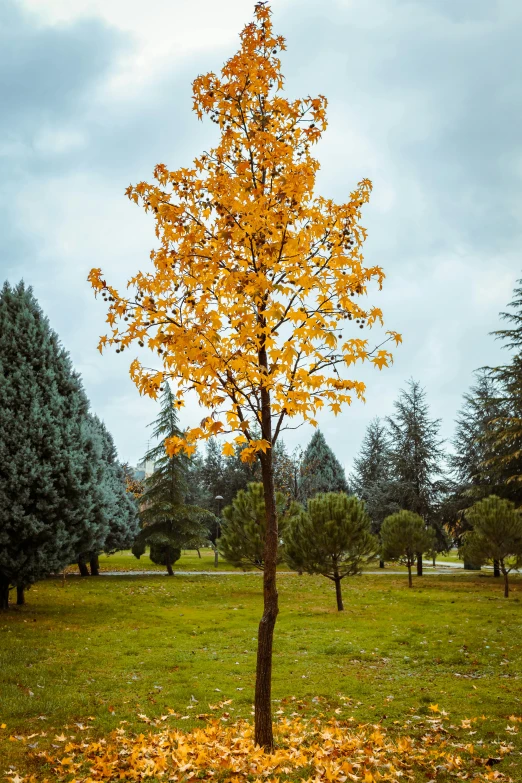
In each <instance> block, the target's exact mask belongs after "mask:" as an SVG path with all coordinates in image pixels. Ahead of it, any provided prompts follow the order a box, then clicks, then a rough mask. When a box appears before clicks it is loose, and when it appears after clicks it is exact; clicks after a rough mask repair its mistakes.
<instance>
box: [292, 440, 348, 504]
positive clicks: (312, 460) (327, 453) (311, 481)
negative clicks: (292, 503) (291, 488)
mask: <svg viewBox="0 0 522 783" xmlns="http://www.w3.org/2000/svg"><path fill="white" fill-rule="evenodd" d="M300 473H301V475H300V480H299V499H300V500H301V501H302V502H305V501H307V500H309V499H310V498H313V497H314V496H315V495H317V494H319V493H325V492H344V493H345V494H347V495H348V494H350V492H349V489H348V482H347V481H346V475H345V472H344V469H343V466H342V465H341V463H340V462H339V460H338V459H337V457H336V456H335V454H334V453H333V451H332V449H331V448H330V447H329V446H328V444H327V443H326V440H325V437H324V435H323V433H322V432H321V431H320V430H316V431H315V432H314V434H313V436H312V438H311V440H310V443H309V444H308V446H307V447H306V450H305V452H304V454H303V460H302V462H301V471H300Z"/></svg>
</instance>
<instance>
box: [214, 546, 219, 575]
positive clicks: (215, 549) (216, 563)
mask: <svg viewBox="0 0 522 783" xmlns="http://www.w3.org/2000/svg"><path fill="white" fill-rule="evenodd" d="M218 562H219V552H218V548H217V541H216V546H215V547H214V568H217V567H218Z"/></svg>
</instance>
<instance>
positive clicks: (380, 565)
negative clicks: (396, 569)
mask: <svg viewBox="0 0 522 783" xmlns="http://www.w3.org/2000/svg"><path fill="white" fill-rule="evenodd" d="M379 568H384V560H379Z"/></svg>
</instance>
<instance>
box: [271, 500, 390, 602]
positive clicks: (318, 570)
mask: <svg viewBox="0 0 522 783" xmlns="http://www.w3.org/2000/svg"><path fill="white" fill-rule="evenodd" d="M378 551H379V543H378V541H377V539H376V538H375V536H373V535H372V534H371V532H370V518H369V516H368V514H367V513H366V509H365V507H364V503H363V502H362V501H361V500H359V499H358V498H356V497H355V496H353V495H352V496H351V497H348V496H347V495H345V494H344V493H343V492H327V493H322V494H319V495H316V496H315V497H313V498H311V499H310V500H309V501H308V502H307V505H306V510H302V511H301V512H300V513H297V514H293V515H292V516H291V517H290V520H289V524H288V527H287V530H286V532H285V559H286V562H287V563H288V564H289V566H290V567H291V568H293V569H294V570H296V571H306V572H307V573H309V574H321V575H322V576H325V577H326V578H327V579H331V580H332V581H333V582H334V584H335V590H336V597H337V609H338V610H339V611H342V610H343V609H344V606H343V600H342V594H341V580H342V579H344V577H345V576H349V575H350V576H353V575H354V574H358V573H360V571H361V568H362V566H363V565H364V564H365V563H367V562H368V561H369V560H371V559H373V558H374V557H375V555H376V554H377V552H378Z"/></svg>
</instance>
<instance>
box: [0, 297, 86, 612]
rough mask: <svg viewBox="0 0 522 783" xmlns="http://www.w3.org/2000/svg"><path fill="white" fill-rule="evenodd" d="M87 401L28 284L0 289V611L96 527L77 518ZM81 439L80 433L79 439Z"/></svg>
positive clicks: (82, 496)
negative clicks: (12, 588) (12, 592)
mask: <svg viewBox="0 0 522 783" xmlns="http://www.w3.org/2000/svg"><path fill="white" fill-rule="evenodd" d="M88 408H89V403H88V400H87V397H86V395H85V393H84V391H83V388H82V384H81V380H80V377H79V375H78V374H77V373H75V372H74V370H73V367H72V364H71V361H70V359H69V356H68V354H67V353H66V351H65V350H64V348H63V347H62V346H61V344H60V342H59V339H58V337H57V335H56V333H55V332H54V331H53V330H52V329H51V327H50V325H49V321H48V319H47V318H46V317H45V316H44V314H43V313H42V310H41V308H40V307H39V305H38V303H37V301H36V299H35V297H34V295H33V293H32V290H31V288H26V287H25V286H24V284H23V283H19V284H18V285H17V286H16V287H13V288H12V287H11V286H10V285H9V284H8V283H7V282H6V283H5V284H4V286H3V289H2V291H1V294H0V432H1V433H2V437H1V438H0V608H2V609H6V608H7V606H8V601H9V588H10V585H13V586H16V587H17V588H19V590H20V591H23V589H24V588H26V587H28V586H29V585H31V584H33V583H34V582H35V581H37V580H38V579H42V578H44V577H45V576H47V575H48V574H51V573H56V572H58V571H61V570H62V569H63V568H64V566H65V565H67V564H69V563H70V562H72V560H73V559H74V557H75V555H76V553H77V551H78V549H77V547H78V545H79V543H80V542H85V543H86V544H87V545H89V546H90V544H91V542H93V541H94V540H95V539H96V535H97V530H96V525H95V523H94V522H93V520H92V517H91V516H89V515H85V513H84V512H85V505H86V503H87V502H88V494H89V487H90V474H91V471H92V466H91V465H90V464H89V451H88V449H87V450H86V449H85V446H86V442H85V436H84V435H85V432H84V431H85V420H86V416H87V413H88ZM87 440H88V438H87Z"/></svg>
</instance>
